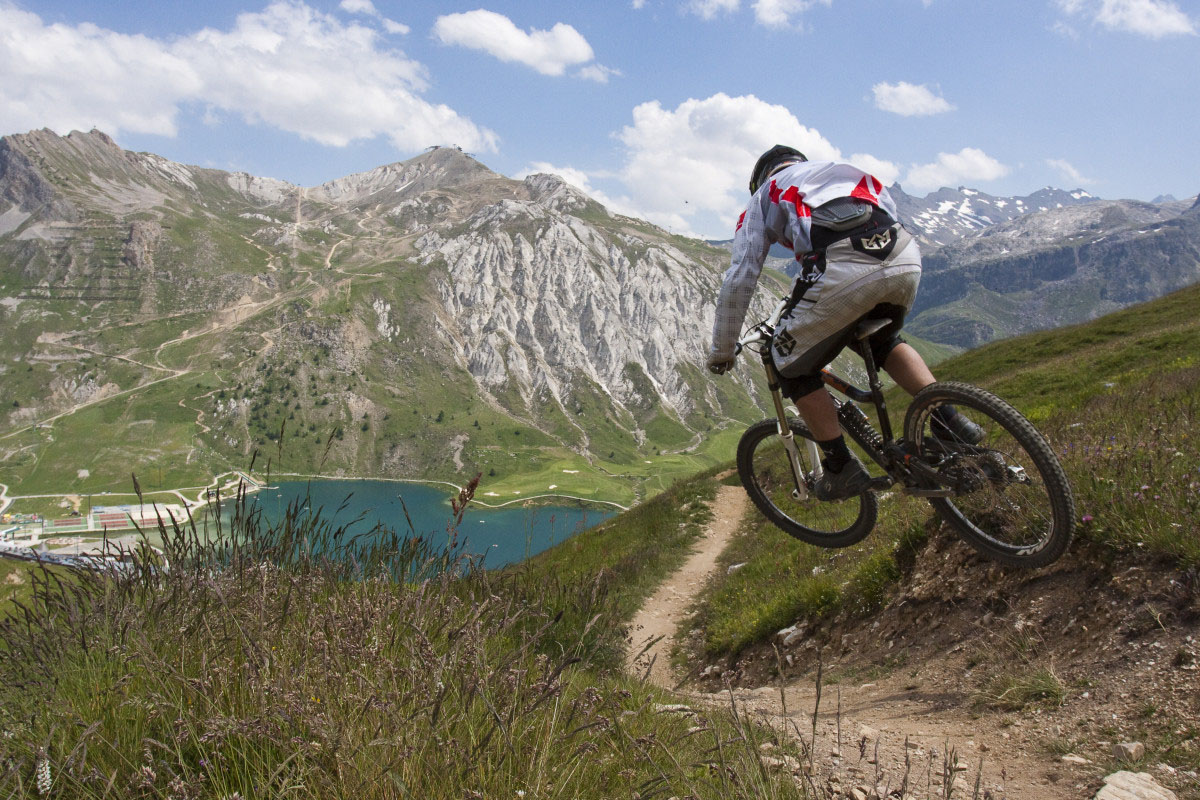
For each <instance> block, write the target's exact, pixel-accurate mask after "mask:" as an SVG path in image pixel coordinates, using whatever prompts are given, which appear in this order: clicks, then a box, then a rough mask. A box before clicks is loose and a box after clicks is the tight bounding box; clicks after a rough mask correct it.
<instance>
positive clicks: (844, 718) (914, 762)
mask: <svg viewBox="0 0 1200 800" xmlns="http://www.w3.org/2000/svg"><path fill="white" fill-rule="evenodd" d="M749 511H752V507H751V506H750V504H749V501H748V498H747V497H746V493H745V491H744V490H743V489H742V488H741V487H737V486H721V487H719V489H718V493H717V497H716V499H715V501H714V503H713V513H714V517H713V520H712V522H711V523H710V524H709V527H708V530H707V531H706V532H705V535H704V536H703V538H702V539H701V540H700V542H699V544H698V546H697V549H696V550H695V551H694V553H693V554H692V555H691V556H690V557H689V559H688V560H687V562H686V563H685V564H684V565H683V567H681V568H680V569H679V570H678V571H677V572H675V574H673V575H671V576H670V577H669V578H667V580H666V581H664V582H663V584H662V585H661V586H660V587H659V589H658V590H657V591H656V592H655V593H654V595H652V596H651V597H650V599H649V600H647V601H646V603H645V604H644V605H643V606H642V608H641V609H640V610H639V611H638V613H637V614H636V616H635V617H634V619H633V622H632V624H631V628H630V630H631V647H630V652H629V654H628V655H627V667H628V669H629V670H630V672H632V673H634V674H636V675H647V671H648V679H649V680H650V682H651V683H653V684H655V685H657V686H660V687H662V688H664V689H668V690H676V686H677V684H679V683H680V682H681V680H682V679H683V678H684V676H681V675H676V674H674V673H673V672H672V670H671V668H670V652H671V649H672V645H673V643H674V635H675V630H676V626H677V623H678V622H679V621H680V620H681V619H682V618H683V616H684V615H685V614H686V613H687V612H688V609H689V608H690V607H691V606H692V605H693V604H694V603H695V601H696V599H697V598H698V596H699V595H700V594H701V592H702V591H703V589H704V586H705V584H706V581H707V579H708V578H709V576H710V575H712V574H713V571H714V570H715V569H716V568H717V560H718V557H719V556H720V554H721V552H722V550H724V548H725V546H726V545H727V544H728V542H729V541H730V539H731V538H732V536H733V535H734V533H735V532H736V530H737V528H738V525H739V523H740V522H741V520H742V517H743V515H744V514H745V513H747V512H749ZM845 660H846V659H845V657H844V656H843V661H845ZM864 666H865V665H864ZM907 666H908V667H912V666H913V665H911V664H909V665H907ZM831 667H832V665H831ZM834 674H835V672H834V671H833V669H830V670H829V671H827V672H826V676H827V677H830V679H831V680H832V679H833V675H834ZM914 674H915V671H912V670H910V669H905V668H901V669H895V670H892V671H891V672H890V674H885V675H883V676H881V677H878V678H873V679H871V680H867V681H865V682H863V681H861V680H856V681H851V680H849V679H846V678H842V679H841V680H840V681H839V682H838V684H837V685H829V683H826V684H825V685H823V686H822V687H821V698H820V706H819V710H818V714H817V723H816V728H815V731H816V733H815V742H816V745H815V747H814V746H813V745H812V743H813V741H814V726H813V708H814V705H815V703H816V700H817V687H816V682H815V681H812V680H803V681H793V682H791V683H789V684H788V685H786V686H785V687H784V691H783V695H782V698H781V695H780V691H779V687H778V686H777V685H774V686H762V687H759V688H753V689H746V688H735V689H732V691H725V692H718V693H709V692H702V691H696V690H694V689H692V690H687V689H684V690H682V691H679V690H676V691H679V693H680V694H682V695H683V697H684V699H685V702H687V703H689V704H691V705H693V706H700V705H706V706H710V707H711V706H724V707H726V708H728V707H729V706H730V703H731V702H736V703H737V704H738V707H739V710H741V711H743V712H747V711H749V712H750V713H751V716H752V717H754V718H755V719H757V720H758V721H760V722H761V723H763V724H765V725H767V726H769V727H771V728H772V729H774V730H776V731H779V730H784V729H786V730H787V732H788V735H789V737H790V738H791V739H792V740H793V741H797V740H799V741H800V742H801V745H800V746H801V750H802V752H808V748H811V752H812V753H813V762H814V767H813V770H812V772H813V776H812V780H813V785H815V786H816V788H817V789H818V790H819V792H820V793H821V796H822V797H825V798H839V800H840V798H843V797H863V796H865V797H872V796H878V797H886V796H888V795H891V794H892V793H895V794H894V796H895V797H900V796H901V795H902V790H904V789H907V793H905V794H904V796H905V797H908V796H911V797H913V798H943V797H947V796H949V797H956V798H971V797H972V796H973V795H974V794H975V788H976V782H977V781H978V785H979V793H978V795H977V796H978V797H979V798H984V797H989V798H995V800H999V799H1000V798H1008V799H1009V800H1060V799H1061V800H1066V798H1090V797H1092V795H1093V794H1094V793H1095V781H1094V779H1093V778H1091V776H1089V775H1087V774H1086V773H1083V772H1078V771H1076V770H1077V769H1078V767H1075V766H1074V765H1071V764H1064V763H1062V762H1060V761H1059V758H1058V756H1057V755H1055V754H1052V753H1049V752H1047V751H1046V750H1045V749H1044V748H1043V747H1041V746H1040V745H1039V741H1040V739H1039V737H1040V736H1043V735H1045V734H1046V731H1041V730H1032V729H1029V728H1032V727H1033V726H1030V725H1029V723H1027V722H1025V723H1023V722H1022V721H1021V720H1019V719H1017V720H1014V719H1011V718H1008V717H999V716H998V715H980V714H978V713H976V712H975V711H974V710H973V706H972V700H971V688H970V687H969V686H967V685H966V684H965V683H964V682H957V683H955V682H953V681H951V682H949V685H942V686H936V687H934V686H929V685H928V683H927V682H925V683H922V684H921V686H922V690H920V691H916V690H915V689H916V685H915V684H916V681H914V680H913V677H912V676H913V675H914ZM785 704H786V705H785ZM785 709H786V713H785ZM839 709H840V713H839ZM793 763H794V762H793ZM946 775H949V776H950V784H951V787H950V792H949V793H947V791H946V787H945V783H946V780H945V776H946ZM875 787H877V788H875ZM872 792H874V794H872ZM859 793H861V794H859Z"/></svg>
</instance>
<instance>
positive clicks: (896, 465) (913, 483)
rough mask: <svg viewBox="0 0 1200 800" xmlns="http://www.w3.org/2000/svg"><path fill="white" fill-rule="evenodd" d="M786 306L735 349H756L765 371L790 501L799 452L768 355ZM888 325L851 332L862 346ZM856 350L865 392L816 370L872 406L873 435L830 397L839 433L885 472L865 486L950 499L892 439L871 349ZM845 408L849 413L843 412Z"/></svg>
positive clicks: (798, 477)
mask: <svg viewBox="0 0 1200 800" xmlns="http://www.w3.org/2000/svg"><path fill="white" fill-rule="evenodd" d="M788 307H789V298H787V297H784V298H782V299H780V301H779V305H778V306H776V308H775V310H774V312H773V313H772V314H771V316H770V317H768V318H767V319H766V320H764V321H762V322H760V323H758V324H757V325H754V326H753V327H752V328H751V329H750V331H749V332H748V333H747V334H746V335H745V336H743V337H742V338H741V339H739V340H738V343H737V350H738V352H741V350H742V349H743V348H746V347H751V348H752V349H757V352H758V353H759V355H760V356H761V358H762V363H763V368H764V369H765V370H766V373H767V387H768V388H769V389H770V391H771V399H772V401H773V403H774V406H775V416H776V420H777V426H778V428H779V437H780V439H782V441H783V446H784V449H785V450H786V451H787V453H788V462H789V463H790V465H791V468H792V479H793V481H794V483H795V489H793V491H792V496H793V498H794V499H797V500H804V499H806V498H807V497H808V488H807V483H806V481H805V479H804V478H805V476H804V469H803V467H802V466H801V465H800V451H799V448H798V447H797V444H796V441H795V439H796V437H795V435H794V434H793V433H792V429H791V426H790V425H789V424H788V417H787V411H786V409H785V407H784V399H783V394H782V392H781V391H780V387H779V373H778V372H777V371H776V369H775V364H774V362H773V361H772V359H771V352H770V347H771V340H772V339H773V338H774V336H775V329H776V328H777V327H778V326H779V321H780V320H781V319H782V318H783V315H784V314H785V313H786V312H787V310H788ZM888 322H889V321H888V320H868V321H866V322H864V323H863V324H862V325H861V326H860V327H859V329H858V331H857V334H858V338H857V341H859V342H865V341H866V338H867V337H868V336H870V335H871V334H873V333H875V332H876V331H878V330H879V329H880V328H883V327H884V326H885V325H887V324H888ZM858 349H859V350H860V352H859V355H860V356H862V359H863V362H864V364H865V365H866V370H867V382H868V385H869V386H870V390H869V391H864V390H862V389H859V388H858V387H856V386H855V385H854V384H852V383H850V382H849V381H847V380H846V379H844V378H842V377H840V376H838V375H837V374H835V373H834V372H832V371H830V370H829V369H828V368H825V369H822V370H821V380H822V381H823V382H824V383H825V385H827V386H829V387H831V388H833V389H836V390H837V391H838V392H840V393H841V394H843V395H845V396H846V397H848V398H849V399H850V400H852V401H854V402H858V403H871V404H872V405H874V406H875V410H876V412H877V414H878V418H879V428H880V430H879V431H878V432H876V431H875V429H874V428H873V427H871V423H870V421H869V420H868V419H867V417H866V415H865V414H863V413H862V411H861V410H860V409H859V408H858V407H857V406H855V405H853V403H845V402H842V401H839V400H838V399H837V398H836V397H835V398H834V403H835V405H837V407H838V422H839V424H840V425H841V428H842V430H844V431H845V432H846V433H847V434H848V435H849V436H850V438H852V439H853V440H854V441H855V442H857V443H858V445H859V446H860V447H861V448H862V449H863V451H864V452H866V453H867V455H869V456H870V457H871V459H872V460H874V461H875V462H876V463H877V464H879V466H880V467H882V468H883V470H884V472H885V473H887V474H886V475H885V476H883V477H879V478H875V479H874V480H873V481H872V482H871V486H870V489H871V490H872V491H878V490H881V489H887V488H889V487H891V486H893V485H895V484H897V483H899V484H901V491H903V492H905V493H906V494H911V495H916V496H919V497H952V496H954V495H955V494H956V492H955V491H954V490H953V489H949V488H946V487H945V486H943V485H942V484H941V482H940V481H939V479H938V474H937V471H936V470H935V469H933V468H932V467H930V466H929V465H927V464H925V463H923V462H921V461H920V459H914V458H913V457H912V453H911V452H909V449H908V448H906V447H905V446H904V443H903V442H901V441H900V440H898V439H896V438H895V436H894V434H893V431H892V422H891V418H890V416H889V415H888V411H887V402H886V401H885V400H884V397H883V384H882V383H881V382H880V380H879V369H878V367H877V365H876V364H875V359H874V357H873V356H872V354H871V348H870V347H866V346H863V347H861V348H858ZM847 407H848V408H849V410H847ZM843 414H846V415H847V416H851V415H854V414H857V415H859V417H860V418H861V420H860V424H861V425H862V426H864V427H865V428H866V431H862V430H856V429H855V427H856V426H853V425H852V426H849V427H848V426H847V424H846V418H845V417H844V416H843ZM867 432H869V433H872V434H876V435H878V434H882V438H881V440H880V441H879V442H878V443H876V442H873V441H871V440H870V439H869V438H868V435H867ZM872 438H873V437H872ZM804 443H805V447H806V449H807V453H808V457H809V459H808V460H809V463H810V464H812V465H813V470H812V474H813V478H814V480H820V478H821V475H822V473H823V470H822V467H821V453H820V448H819V447H817V443H816V442H814V441H812V440H811V439H804Z"/></svg>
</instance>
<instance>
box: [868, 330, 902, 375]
mask: <svg viewBox="0 0 1200 800" xmlns="http://www.w3.org/2000/svg"><path fill="white" fill-rule="evenodd" d="M870 344H871V358H873V359H875V368H876V369H883V362H885V361H887V357H888V356H889V355H891V354H892V351H893V350H895V349H896V345H899V344H905V341H904V339H903V337H901V336H899V335H898V334H896V333H895V332H892V333H889V334H885V335H884V336H882V337H880V338H879V339H877V340H875V339H873V340H871V342H870Z"/></svg>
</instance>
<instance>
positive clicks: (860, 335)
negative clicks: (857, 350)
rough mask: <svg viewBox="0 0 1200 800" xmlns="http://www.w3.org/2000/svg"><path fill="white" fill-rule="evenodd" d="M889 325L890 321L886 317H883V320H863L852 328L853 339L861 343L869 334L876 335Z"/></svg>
mask: <svg viewBox="0 0 1200 800" xmlns="http://www.w3.org/2000/svg"><path fill="white" fill-rule="evenodd" d="M891 324H892V321H891V319H889V318H887V317H884V318H883V319H864V320H863V321H862V322H860V323H858V324H857V325H855V326H854V338H855V339H858V340H859V341H860V342H861V341H862V340H863V339H866V338H867V337H868V336H870V335H871V334H873V333H877V332H878V331H881V330H883V329H884V328H886V327H887V326H888V325H891Z"/></svg>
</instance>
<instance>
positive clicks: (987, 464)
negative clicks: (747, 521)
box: [737, 298, 1075, 567]
mask: <svg viewBox="0 0 1200 800" xmlns="http://www.w3.org/2000/svg"><path fill="white" fill-rule="evenodd" d="M787 308H788V300H787V298H784V299H783V300H781V301H780V303H779V306H778V307H777V308H776V309H775V312H774V313H773V314H772V315H771V317H770V318H768V319H766V320H763V321H762V322H759V323H756V324H755V325H752V326H751V327H750V328H749V329H748V330H747V333H746V334H745V335H744V336H743V337H742V338H741V339H740V340H739V341H738V347H737V349H738V352H739V353H740V352H741V350H743V349H750V350H751V351H753V352H758V353H759V354H760V355H761V356H762V362H763V366H764V368H765V369H766V373H767V385H768V387H769V388H770V390H771V397H772V399H773V401H774V406H775V418H774V419H765V420H762V421H761V422H757V423H755V424H753V425H751V426H750V428H749V429H748V430H747V431H746V432H745V434H743V435H742V438H741V440H740V441H739V442H738V450H737V468H738V474H739V475H740V477H741V479H742V485H743V486H745V488H746V492H747V493H748V494H749V495H750V499H751V500H753V501H754V504H755V505H756V506H757V507H758V508H759V510H760V511H762V513H763V514H764V515H765V516H766V517H767V519H768V520H770V521H771V522H772V523H774V524H775V525H776V526H778V527H779V528H781V529H782V530H783V531H785V532H786V533H788V534H791V535H792V536H794V537H796V538H797V539H801V540H803V541H805V542H809V543H811V544H815V545H819V546H821V547H848V546H849V545H852V544H855V543H857V542H859V541H861V540H862V539H863V538H864V537H866V535H867V534H868V533H870V532H871V529H872V528H874V527H875V522H876V519H877V517H878V513H879V500H878V498H877V494H878V493H879V492H882V491H884V490H889V489H894V490H898V491H899V492H901V493H904V494H908V495H912V496H914V497H924V498H927V499H928V500H929V502H930V503H931V504H932V505H933V507H934V509H935V510H936V511H937V513H938V515H939V516H940V517H941V518H942V519H943V520H945V521H946V522H947V523H948V524H949V525H950V526H951V527H952V528H953V529H954V530H955V531H956V532H957V533H958V534H959V535H960V536H961V537H962V538H963V539H964V540H965V541H966V542H967V544H969V545H971V546H972V547H974V548H975V549H976V550H978V551H979V552H980V553H982V554H983V555H985V556H987V557H989V558H991V559H994V560H996V561H1000V562H1002V563H1004V564H1009V565H1012V566H1021V567H1043V566H1045V565H1047V564H1050V563H1051V562H1053V561H1054V560H1056V559H1057V558H1058V557H1059V556H1061V555H1062V554H1063V552H1064V551H1065V550H1066V549H1067V545H1068V544H1070V541H1071V537H1072V534H1073V532H1074V527H1075V501H1074V497H1073V496H1072V492H1071V485H1070V483H1069V482H1068V480H1067V476H1066V473H1065V472H1064V471H1063V468H1062V465H1061V464H1060V463H1059V461H1058V458H1057V457H1056V456H1055V454H1054V450H1053V448H1051V447H1050V444H1049V443H1048V442H1047V441H1046V439H1045V438H1044V437H1043V436H1042V435H1041V433H1039V432H1038V430H1037V429H1036V428H1035V427H1034V426H1033V424H1032V423H1030V422H1029V420H1027V419H1026V418H1025V417H1024V416H1022V415H1021V413H1020V412H1018V411H1017V410H1016V409H1015V408H1013V407H1012V406H1011V405H1009V404H1008V403H1006V402H1005V401H1003V400H1001V399H1000V398H999V397H996V396H995V395H994V394H991V393H990V392H987V391H985V390H983V389H980V388H978V387H976V386H971V385H969V384H966V383H954V382H938V383H934V384H931V385H929V386H926V387H925V388H924V389H922V390H921V391H920V392H918V393H917V394H916V396H915V397H914V398H913V399H912V403H911V404H910V405H909V407H908V412H907V414H906V415H905V417H904V430H903V435H902V436H900V437H899V438H896V437H894V436H893V433H892V424H891V420H890V418H889V417H888V412H887V405H886V403H885V402H884V397H883V387H882V384H881V382H880V379H879V370H878V368H877V366H876V364H875V363H874V360H873V358H872V356H871V348H870V347H869V346H867V338H868V337H870V336H871V335H872V334H873V333H875V332H877V331H879V330H880V329H882V328H883V327H885V326H886V325H888V324H889V323H890V322H891V320H888V319H864V320H862V321H860V322H859V323H858V325H857V326H856V327H855V329H854V332H853V339H852V342H851V345H850V346H851V348H852V349H854V350H855V351H856V352H857V353H858V354H859V355H860V356H862V358H863V361H864V363H865V365H866V371H867V381H868V384H869V386H870V389H869V390H863V389H860V388H858V387H856V386H854V385H853V384H851V383H850V382H849V381H847V380H845V379H844V378H842V377H840V376H838V375H837V374H835V373H833V372H832V371H830V370H829V369H828V368H826V369H825V370H823V371H822V374H821V377H822V380H823V381H824V383H825V384H826V385H827V386H829V387H831V388H833V389H835V390H837V391H838V392H839V393H841V394H842V395H844V396H845V397H846V398H847V399H846V400H841V399H839V398H838V397H837V396H836V395H835V396H834V403H835V405H836V406H837V409H838V421H839V423H840V424H841V428H842V430H843V431H845V433H846V434H847V435H848V436H849V437H850V438H851V439H852V440H853V441H854V442H856V443H857V444H858V446H859V447H860V448H862V450H863V452H864V453H865V454H866V455H867V456H868V457H870V459H871V460H872V461H874V462H875V463H876V464H878V465H879V467H881V468H882V469H883V472H884V474H883V475H881V476H878V477H875V478H872V480H871V482H870V484H869V485H868V487H867V489H866V491H864V492H863V493H862V494H860V495H857V496H856V497H852V498H850V499H848V500H843V501H840V502H823V501H820V500H818V499H817V498H816V495H815V494H814V492H813V487H814V486H815V485H816V482H817V481H818V480H820V478H821V474H822V468H821V451H820V448H819V447H818V446H817V444H816V442H815V441H814V439H813V436H812V434H811V433H810V432H809V430H808V428H807V427H806V426H805V424H804V422H803V421H802V420H801V419H799V418H798V417H796V416H791V415H789V414H788V413H787V409H786V408H785V406H784V400H783V397H782V395H781V393H780V389H779V376H778V373H776V371H775V367H774V364H773V362H772V361H771V356H770V350H769V348H770V346H771V340H772V337H773V336H774V333H775V328H776V326H778V324H779V320H780V319H781V318H782V316H783V314H784V313H785V312H786V311H787ZM856 403H864V404H866V403H870V404H873V405H874V407H875V410H876V412H877V418H878V420H879V429H878V430H877V429H876V428H875V427H874V426H872V424H871V422H870V420H869V419H868V418H867V415H866V414H864V413H863V411H862V410H861V409H860V408H859V407H858V406H857V405H855V404H856ZM945 404H953V405H954V406H955V407H956V408H958V409H959V410H960V411H962V412H963V413H966V414H967V416H968V417H970V419H971V420H972V421H974V422H975V423H976V424H978V425H980V426H981V427H982V428H983V431H984V436H983V438H982V439H981V440H980V441H979V442H977V443H974V444H972V443H968V442H964V441H960V440H957V439H956V437H954V436H953V435H952V434H950V432H949V431H948V430H947V429H946V428H945V427H944V426H942V425H941V424H940V422H939V421H938V419H937V417H936V416H935V415H934V413H933V412H934V409H936V408H938V407H939V406H942V405H945Z"/></svg>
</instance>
